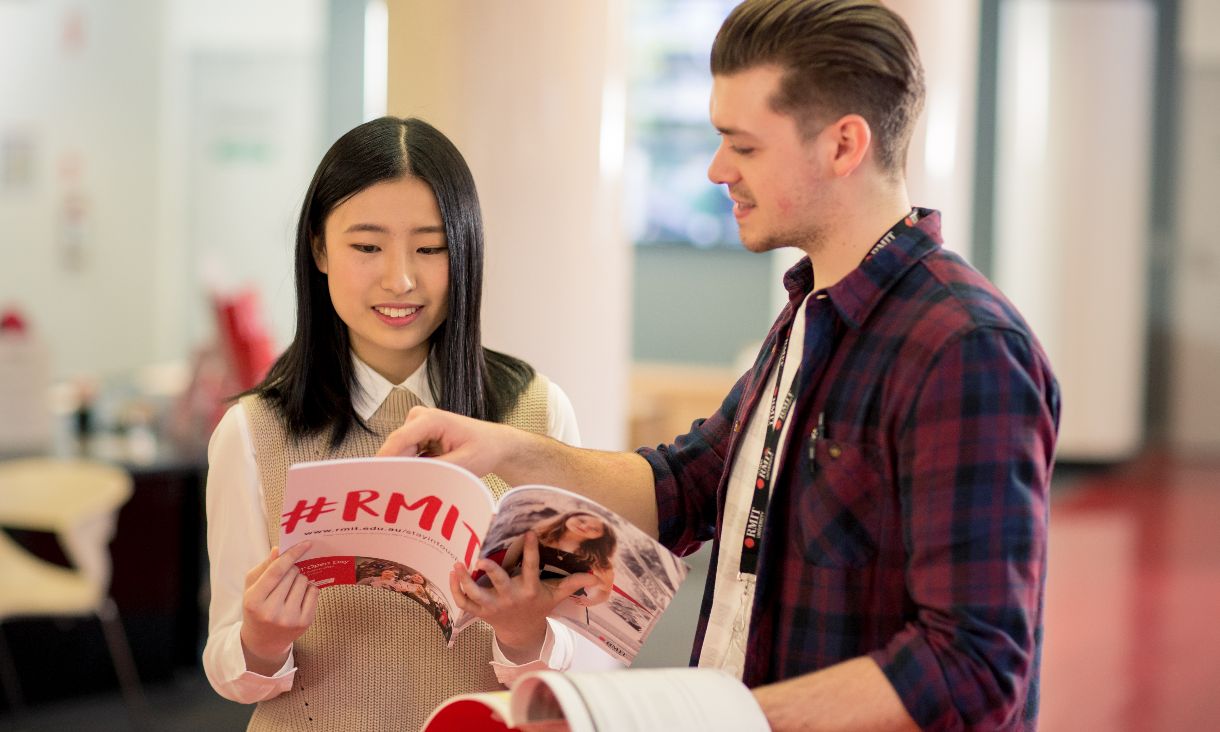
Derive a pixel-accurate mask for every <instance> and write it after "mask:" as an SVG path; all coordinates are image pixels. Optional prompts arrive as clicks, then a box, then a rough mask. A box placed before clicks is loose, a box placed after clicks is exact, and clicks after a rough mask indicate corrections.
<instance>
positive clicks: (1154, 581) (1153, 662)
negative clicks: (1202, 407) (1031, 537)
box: [1039, 457, 1220, 732]
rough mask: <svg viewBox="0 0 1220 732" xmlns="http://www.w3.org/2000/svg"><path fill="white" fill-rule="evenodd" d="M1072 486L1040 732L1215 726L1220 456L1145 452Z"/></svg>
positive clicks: (1219, 695)
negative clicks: (1183, 457)
mask: <svg viewBox="0 0 1220 732" xmlns="http://www.w3.org/2000/svg"><path fill="white" fill-rule="evenodd" d="M1067 482H1068V483H1070V487H1068V488H1066V489H1064V490H1061V491H1058V492H1057V494H1056V496H1055V497H1054V499H1053V501H1052V512H1051V530H1050V560H1049V561H1050V570H1049V574H1048V577H1047V591H1046V640H1045V646H1044V654H1045V655H1044V659H1043V666H1042V668H1043V672H1042V713H1041V715H1040V724H1039V729H1041V730H1043V731H1044V732H1077V731H1078V730H1079V731H1085V732H1091V731H1092V730H1105V731H1107V732H1161V731H1162V730H1164V731H1167V732H1169V731H1173V732H1176V731H1178V730H1183V731H1185V732H1194V731H1195V730H1199V731H1207V730H1220V461H1211V462H1199V461H1194V462H1191V461H1175V460H1171V459H1167V458H1163V457H1155V458H1147V459H1141V460H1139V461H1136V462H1134V463H1132V464H1130V465H1127V466H1124V467H1122V468H1117V469H1114V470H1112V471H1107V472H1105V473H1104V474H1095V475H1089V476H1087V477H1082V478H1079V479H1078V480H1069V481H1067Z"/></svg>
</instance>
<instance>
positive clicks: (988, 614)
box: [871, 328, 1059, 730]
mask: <svg viewBox="0 0 1220 732" xmlns="http://www.w3.org/2000/svg"><path fill="white" fill-rule="evenodd" d="M1040 354H1041V351H1040V350H1039V349H1037V348H1035V347H1034V346H1033V344H1032V343H1031V341H1030V340H1029V338H1028V336H1026V335H1024V334H1021V333H1018V332H1015V331H1012V330H1007V329H1002V328H977V329H974V330H972V331H970V332H968V333H966V334H964V335H962V336H960V337H959V338H956V339H954V340H953V341H951V342H950V343H948V344H947V345H946V346H945V347H944V350H943V352H942V353H941V354H940V355H939V356H938V357H937V359H936V361H935V362H934V363H933V364H932V367H931V369H930V370H929V371H928V374H927V377H926V380H925V382H924V384H923V385H922V387H921V388H920V389H919V391H918V393H917V395H916V396H915V398H914V402H913V404H912V406H911V409H910V412H909V413H908V415H907V416H906V418H905V419H904V420H903V422H902V423H901V435H900V437H899V443H900V444H899V451H898V460H899V465H898V466H897V467H898V473H899V491H900V504H901V510H902V521H903V540H904V542H905V544H906V549H907V556H908V561H907V565H906V573H907V587H908V591H909V593H910V599H911V600H912V601H913V602H914V604H915V606H916V608H917V612H916V614H915V619H914V621H913V622H910V623H908V624H907V625H906V627H905V628H904V629H903V630H902V631H901V632H899V633H898V634H897V635H895V636H894V637H893V638H892V639H891V641H890V642H889V643H888V644H887V645H886V646H885V647H884V648H882V649H879V650H877V651H875V652H873V653H872V654H871V656H872V658H873V659H874V660H875V661H876V662H877V663H878V664H879V665H880V666H881V668H882V670H883V671H884V673H885V675H886V676H887V678H888V679H889V681H890V683H891V684H893V686H894V688H895V690H896V691H897V692H898V694H899V696H900V697H901V698H902V701H903V703H904V705H905V706H906V708H907V710H908V711H909V712H910V714H911V716H912V717H913V718H914V719H915V721H916V722H918V723H919V724H920V726H921V727H923V728H925V729H944V730H957V729H966V728H969V729H1013V728H1020V727H1021V726H1022V725H1021V724H1020V721H1019V720H1020V719H1021V717H1022V716H1023V712H1024V708H1025V706H1026V704H1027V703H1028V701H1029V700H1028V699H1027V692H1028V693H1030V694H1036V685H1034V684H1030V683H1029V682H1030V677H1031V675H1032V674H1036V673H1037V669H1038V665H1039V664H1038V659H1037V653H1038V648H1039V647H1040V641H1041V639H1040V637H1039V636H1040V634H1041V620H1042V604H1041V598H1042V592H1043V586H1044V581H1045V571H1046V538H1047V497H1048V496H1047V494H1048V488H1049V481H1050V472H1051V463H1052V459H1053V453H1054V443H1055V434H1056V429H1057V422H1058V414H1059V403H1058V391H1057V386H1056V384H1055V382H1054V377H1053V375H1052V374H1051V372H1050V368H1049V365H1048V364H1047V363H1046V362H1045V359H1044V357H1042V356H1041V355H1040ZM1030 689H1033V691H1029V690H1030Z"/></svg>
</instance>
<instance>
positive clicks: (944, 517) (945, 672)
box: [639, 210, 1059, 730]
mask: <svg viewBox="0 0 1220 732" xmlns="http://www.w3.org/2000/svg"><path fill="white" fill-rule="evenodd" d="M916 214H917V216H918V218H917V219H916V220H915V221H912V220H911V219H910V218H908V219H906V220H904V221H903V222H901V223H899V224H898V225H897V226H896V227H895V228H894V229H892V230H891V232H890V233H889V234H887V236H888V237H892V239H893V240H892V241H891V243H889V244H888V246H885V247H884V248H882V249H881V250H880V251H877V252H876V253H875V254H872V255H870V256H869V257H868V258H866V259H865V261H864V262H862V263H861V265H860V266H859V267H857V268H856V269H855V270H854V271H853V272H851V273H850V274H849V275H848V276H847V277H845V278H844V279H843V280H841V281H840V282H838V283H837V284H835V285H834V286H833V287H830V288H828V289H827V290H826V292H827V294H828V295H829V297H826V298H822V299H819V298H809V299H808V302H807V305H806V306H805V313H804V315H805V318H806V328H807V330H806V335H805V338H804V343H803V344H801V346H802V347H803V360H802V362H801V367H800V371H799V373H798V375H797V400H796V403H795V406H794V408H793V413H792V415H791V416H790V417H789V420H790V425H791V426H790V429H789V434H788V437H787V442H786V444H785V446H784V452H783V461H782V464H781V465H779V466H778V467H777V468H776V469H775V470H776V474H775V475H776V478H775V485H774V488H773V492H772V496H771V503H770V509H769V510H768V512H767V517H766V523H765V528H764V533H763V539H762V546H761V556H760V562H759V566H758V584H757V590H756V594H755V598H754V606H753V610H752V617H751V623H750V630H749V642H748V647H747V653H746V659H745V671H744V679H743V680H744V681H745V682H746V683H747V684H748V685H750V686H755V685H760V684H765V683H769V682H773V681H777V680H780V679H786V678H791V677H794V676H797V675H800V674H804V673H807V672H812V671H815V670H818V669H822V668H825V667H827V666H830V665H832V664H835V663H837V662H840V661H844V660H847V659H850V658H853V657H858V656H863V655H868V656H871V657H872V658H873V659H874V660H875V661H876V662H877V664H878V665H879V666H880V667H881V669H882V671H883V672H884V673H885V675H886V677H887V678H888V679H889V681H890V683H891V684H892V685H893V686H894V689H895V690H896V691H897V692H898V695H899V696H900V698H901V699H902V701H903V704H904V705H905V706H906V708H907V710H908V712H910V714H911V716H912V717H913V718H914V719H915V721H916V722H918V723H919V724H920V725H921V726H922V727H924V728H927V729H946V730H950V729H965V728H969V729H1005V730H1009V729H1033V728H1034V727H1035V726H1036V722H1037V709H1038V693H1037V689H1038V673H1039V665H1040V651H1041V641H1042V597H1043V589H1044V585H1045V581H1044V580H1045V572H1046V535H1047V508H1048V507H1047V493H1048V486H1049V481H1050V474H1051V465H1052V460H1053V453H1054V446H1055V437H1056V431H1057V429H1058V420H1059V392H1058V386H1057V384H1056V382H1055V378H1054V375H1053V374H1052V373H1051V368H1050V364H1049V363H1048V361H1047V358H1046V355H1045V354H1044V353H1043V351H1042V348H1041V346H1040V345H1039V344H1038V342H1037V340H1036V339H1035V338H1034V336H1033V335H1032V334H1031V332H1030V330H1029V327H1028V326H1027V325H1026V324H1025V322H1024V321H1023V320H1022V319H1021V316H1020V315H1019V314H1018V313H1017V312H1016V310H1015V309H1014V307H1013V306H1012V304H1011V303H1009V302H1008V300H1007V299H1006V298H1005V297H1004V296H1003V295H1002V294H1000V293H999V291H998V290H996V288H995V287H994V286H993V285H991V284H990V283H989V282H987V280H986V279H985V278H984V277H983V276H982V275H980V274H979V273H978V272H976V271H975V270H974V269H972V268H971V267H970V266H969V265H968V264H966V263H965V262H964V261H963V260H962V259H961V258H960V257H958V256H957V255H955V254H953V253H951V252H948V251H945V250H944V249H942V248H941V246H940V243H941V241H940V214H939V213H937V212H935V211H930V210H917V211H916ZM784 284H785V287H786V288H787V290H788V295H789V301H788V305H787V307H786V308H785V309H784V310H783V312H782V313H781V314H780V316H779V319H778V320H777V321H776V323H775V325H774V326H772V328H771V331H770V333H769V334H768V336H767V339H766V341H765V342H764V343H763V347H762V349H761V351H760V354H759V357H758V359H757V361H756V362H755V364H754V367H753V368H752V369H751V370H750V371H749V372H747V373H746V374H745V375H744V376H742V378H741V379H740V380H739V381H738V382H737V384H736V385H735V386H734V388H733V389H732V391H731V392H730V393H729V395H728V397H727V398H726V399H725V400H724V403H723V404H722V405H721V407H720V409H719V410H718V411H717V412H716V413H715V414H713V415H711V416H710V417H709V418H707V419H706V420H697V421H696V422H694V424H693V425H692V426H691V431H690V432H689V433H687V434H685V435H683V436H681V437H678V438H677V439H676V440H675V441H674V443H673V444H671V445H662V446H659V447H658V448H656V449H647V448H645V449H641V450H640V451H639V452H640V454H641V455H643V456H644V457H645V458H646V459H647V460H648V461H649V463H650V464H651V466H652V469H653V473H654V478H655V481H656V493H657V505H658V510H659V515H660V532H661V540H662V541H663V542H664V543H665V544H666V545H667V546H670V547H671V548H674V549H675V550H676V551H678V552H679V553H689V552H691V551H694V549H695V548H696V547H697V546H698V545H699V543H701V542H703V541H707V540H713V541H714V542H716V544H717V547H718V545H719V542H720V541H741V540H742V537H739V536H727V537H722V536H720V524H721V517H722V515H723V510H724V496H725V490H726V482H727V477H728V475H729V472H730V467H731V465H732V461H733V460H736V459H741V460H749V461H757V460H758V459H759V456H757V455H737V454H736V448H737V443H738V441H739V438H740V436H741V434H742V433H743V426H744V424H745V422H746V421H747V420H748V419H749V416H750V414H751V413H752V412H753V410H754V409H755V408H759V406H760V397H761V396H763V395H762V394H760V392H761V391H762V390H763V385H764V384H765V382H766V380H767V375H768V373H769V372H770V370H771V368H772V367H773V365H774V361H775V360H776V356H777V351H778V346H779V345H780V344H779V339H780V338H781V337H783V336H784V334H785V333H787V332H788V327H789V325H790V324H791V322H792V319H793V317H794V316H795V315H796V311H797V310H798V309H799V308H800V307H801V305H802V303H804V302H805V297H806V295H808V294H809V292H810V290H811V289H812V285H813V273H812V269H811V265H810V262H809V260H808V258H806V259H803V260H801V262H800V263H798V264H797V265H796V266H794V267H793V268H792V269H791V270H789V271H788V273H787V274H786V275H785V277H784ZM792 347H793V348H795V347H797V344H792ZM762 408H765V405H762ZM819 420H821V422H822V425H823V427H822V430H821V433H820V434H818V435H816V436H815V435H814V430H815V427H817V425H818V422H819ZM715 556H716V554H715V553H713V559H712V567H711V571H710V573H709V578H708V584H707V589H706V592H705V595H704V600H703V608H702V612H701V619H700V623H699V628H698V633H697V635H696V637H695V650H694V655H693V662H695V663H697V661H698V655H699V649H700V647H701V645H702V642H703V635H704V632H705V629H706V625H707V618H708V614H709V612H710V607H711V603H712V602H713V601H714V598H713V597H712V589H713V587H714V582H715V573H716V564H715V562H716V560H715ZM809 713H810V714H811V715H816V714H817V710H816V709H810V710H809Z"/></svg>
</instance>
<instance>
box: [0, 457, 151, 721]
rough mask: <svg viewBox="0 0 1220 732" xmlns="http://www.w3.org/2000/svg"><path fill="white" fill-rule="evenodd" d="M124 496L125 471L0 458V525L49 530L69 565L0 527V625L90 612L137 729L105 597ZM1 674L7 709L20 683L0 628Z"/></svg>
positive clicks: (134, 690) (115, 617)
mask: <svg viewBox="0 0 1220 732" xmlns="http://www.w3.org/2000/svg"><path fill="white" fill-rule="evenodd" d="M130 497H131V477H130V476H129V475H128V474H127V472H126V471H124V470H122V469H120V468H117V467H114V466H111V465H107V464H104V463H99V462H94V461H88V460H53V459H44V458H30V459H21V460H7V461H3V462H0V526H3V527H6V528H13V529H25V530H34V531H46V532H53V533H54V534H55V535H56V537H57V539H58V540H59V544H60V546H61V547H62V548H63V550H64V554H65V555H66V556H67V558H68V560H69V561H70V562H71V563H72V567H71V568H68V567H61V566H59V565H57V564H53V563H51V562H47V561H44V560H43V559H40V558H39V557H36V556H34V555H33V554H31V553H30V552H29V551H27V550H26V549H25V548H24V547H22V546H21V545H20V544H18V543H17V542H15V541H13V539H12V538H11V537H9V535H8V534H7V533H5V532H3V531H0V625H2V624H3V623H5V622H6V621H8V620H10V619H14V618H29V617H72V616H87V615H96V616H97V618H98V620H99V621H100V622H101V626H102V632H103V634H104V635H105V638H106V645H107V646H108V648H109V651H110V658H111V662H112V663H113V664H114V670H115V674H116V675H117V676H118V680H119V686H120V688H121V690H122V693H123V699H124V701H125V703H126V705H127V709H128V714H129V716H130V717H131V721H132V723H133V724H135V726H137V727H143V726H144V725H143V721H144V719H145V710H146V709H147V704H146V702H145V699H144V693H143V690H142V688H141V686H140V679H139V676H138V674H137V673H136V668H135V663H134V661H133V660H132V655H131V648H130V646H129V645H128V643H127V636H126V634H125V633H124V632H123V624H122V622H121V621H120V619H119V613H118V607H117V606H116V605H115V603H114V600H113V599H111V597H110V595H109V587H110V570H111V567H110V549H109V544H110V540H111V538H112V537H113V536H114V529H115V524H116V520H117V516H118V512H119V508H120V507H122V505H123V504H124V503H126V502H127V500H128V499H129V498H130ZM0 677H2V680H3V683H4V690H5V694H6V695H7V697H8V700H9V705H10V706H11V707H12V708H13V710H14V711H16V712H19V711H20V710H21V709H22V708H23V702H22V698H21V691H20V683H19V680H18V678H17V673H16V669H15V667H14V665H13V662H12V658H11V656H10V654H9V653H8V648H7V644H6V643H5V641H4V635H3V633H2V632H0Z"/></svg>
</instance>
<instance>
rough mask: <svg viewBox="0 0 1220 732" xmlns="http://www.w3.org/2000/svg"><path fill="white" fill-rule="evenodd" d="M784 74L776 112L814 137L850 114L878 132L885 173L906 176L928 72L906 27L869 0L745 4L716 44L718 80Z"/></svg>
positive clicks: (876, 140)
mask: <svg viewBox="0 0 1220 732" xmlns="http://www.w3.org/2000/svg"><path fill="white" fill-rule="evenodd" d="M768 64H774V65H776V66H779V67H780V68H782V69H783V71H784V75H783V79H782V81H781V82H780V88H779V92H778V93H777V94H776V95H775V97H774V98H773V99H772V100H771V106H772V108H773V109H774V110H775V111H777V112H780V113H782V114H788V115H791V116H792V117H793V118H795V119H796V121H797V124H798V125H799V127H800V129H801V132H802V133H803V134H805V135H813V134H815V133H816V132H817V131H818V130H819V129H821V128H822V126H823V125H826V124H828V123H830V122H832V121H834V120H835V119H838V118H839V117H841V116H843V115H845V114H859V115H860V116H862V117H863V118H864V119H865V120H867V121H868V124H869V127H870V128H871V129H872V132H873V149H874V150H875V151H876V158H877V162H878V164H879V165H880V167H881V168H882V170H885V171H888V172H891V173H895V174H900V173H901V172H902V170H903V169H904V168H905V167H906V153H907V147H908V145H909V144H910V141H911V133H912V131H913V130H914V128H915V120H916V118H917V117H918V116H919V112H920V110H921V109H922V108H923V98H924V79H923V67H922V66H921V65H920V63H919V52H918V51H917V50H916V48H915V40H914V38H912V36H911V30H910V28H908V27H907V24H906V23H905V22H904V21H903V20H902V18H900V17H898V15H897V14H895V13H894V12H893V11H891V10H889V9H888V8H886V7H884V6H883V5H881V4H880V3H878V2H872V1H870V0H746V1H745V2H743V3H741V4H740V5H738V6H737V7H736V8H734V9H733V12H732V13H730V14H729V17H728V18H726V19H725V21H724V24H723V25H722V26H721V27H720V32H719V33H717V34H716V41H715V43H714V44H713V45H712V74H714V75H729V74H734V73H737V72H739V71H746V70H748V69H751V68H754V67H757V66H763V65H768Z"/></svg>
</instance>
